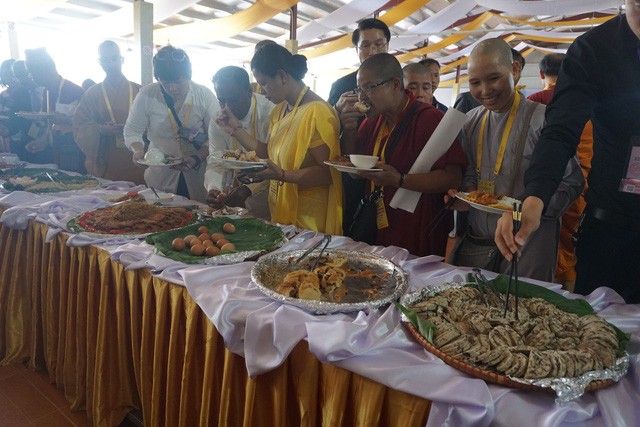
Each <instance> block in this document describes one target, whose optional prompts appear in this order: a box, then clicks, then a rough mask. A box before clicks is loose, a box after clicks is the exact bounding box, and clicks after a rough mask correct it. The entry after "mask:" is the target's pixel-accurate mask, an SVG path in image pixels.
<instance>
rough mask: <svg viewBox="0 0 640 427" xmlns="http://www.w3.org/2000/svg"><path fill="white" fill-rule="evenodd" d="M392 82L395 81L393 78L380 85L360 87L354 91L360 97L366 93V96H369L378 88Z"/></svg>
mask: <svg viewBox="0 0 640 427" xmlns="http://www.w3.org/2000/svg"><path fill="white" fill-rule="evenodd" d="M392 80H393V77H391V78H390V79H387V80H383V81H381V82H380V83H376V84H371V85H367V86H366V87H360V86H358V87H356V88H355V89H354V91H355V92H356V95H360V94H361V93H364V94H365V95H369V94H370V93H371V91H372V90H374V89H375V88H377V87H378V86H382V85H383V84H386V83H389V82H390V81H392Z"/></svg>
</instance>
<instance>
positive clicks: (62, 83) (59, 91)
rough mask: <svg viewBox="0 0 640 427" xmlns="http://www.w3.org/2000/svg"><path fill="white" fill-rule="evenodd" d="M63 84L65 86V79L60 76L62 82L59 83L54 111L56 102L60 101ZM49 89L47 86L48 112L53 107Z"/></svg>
mask: <svg viewBox="0 0 640 427" xmlns="http://www.w3.org/2000/svg"><path fill="white" fill-rule="evenodd" d="M62 86H64V79H63V78H62V77H60V84H58V95H57V97H56V99H54V100H53V102H54V104H53V105H54V108H53V111H55V110H56V109H55V104H56V103H59V102H60V95H62ZM49 102H50V101H49V89H48V88H47V96H46V103H47V108H46V112H47V113H48V112H49V111H51V108H50V107H49Z"/></svg>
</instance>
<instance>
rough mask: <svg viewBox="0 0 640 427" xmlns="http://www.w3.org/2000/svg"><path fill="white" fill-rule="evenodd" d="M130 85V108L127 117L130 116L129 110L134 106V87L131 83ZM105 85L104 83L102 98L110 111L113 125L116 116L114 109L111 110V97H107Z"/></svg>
mask: <svg viewBox="0 0 640 427" xmlns="http://www.w3.org/2000/svg"><path fill="white" fill-rule="evenodd" d="M127 83H129V108H127V115H129V110H130V109H131V104H133V87H132V86H131V82H127ZM104 86H105V84H104V82H102V96H103V97H104V102H105V104H107V110H108V111H109V117H110V118H111V123H118V122H116V116H115V115H114V114H113V109H112V108H111V101H109V95H107V90H106V89H105V88H104Z"/></svg>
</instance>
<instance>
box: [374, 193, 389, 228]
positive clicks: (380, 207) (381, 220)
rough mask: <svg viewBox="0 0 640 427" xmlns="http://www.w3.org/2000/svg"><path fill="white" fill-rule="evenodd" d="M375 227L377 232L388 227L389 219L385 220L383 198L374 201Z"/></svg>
mask: <svg viewBox="0 0 640 427" xmlns="http://www.w3.org/2000/svg"><path fill="white" fill-rule="evenodd" d="M376 226H377V227H378V230H382V229H383V228H387V227H388V226H389V219H388V218H387V209H386V208H385V206H384V198H383V197H380V198H378V200H376Z"/></svg>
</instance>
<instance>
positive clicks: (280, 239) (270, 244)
mask: <svg viewBox="0 0 640 427" xmlns="http://www.w3.org/2000/svg"><path fill="white" fill-rule="evenodd" d="M225 224H232V225H233V227H232V229H233V232H232V233H229V232H227V231H225V230H224V228H223V227H224V226H225ZM203 227H206V229H207V233H209V234H210V235H211V236H212V235H213V234H219V235H221V238H223V239H225V240H227V241H228V242H229V243H232V244H233V245H234V246H235V249H232V250H225V251H221V252H220V253H219V254H217V255H215V256H207V255H206V254H203V255H192V254H191V253H190V251H189V245H185V247H184V249H182V248H181V249H180V250H178V249H176V248H175V247H174V245H173V244H172V243H173V241H174V240H175V239H183V240H184V239H185V238H186V237H187V236H189V235H193V236H199V235H200V234H201V232H199V231H198V230H200V231H202V228H203ZM146 242H147V243H149V244H151V245H154V246H155V248H156V250H157V252H158V253H159V254H160V255H163V256H165V257H167V258H170V259H172V260H174V261H180V262H184V263H187V264H232V263H236V262H242V261H245V260H248V259H252V258H255V257H257V256H259V255H261V254H264V253H267V252H270V251H273V250H274V249H277V248H279V247H280V246H282V245H283V244H284V243H285V242H286V237H285V235H284V233H283V232H282V229H281V228H280V227H278V226H276V225H273V224H269V223H266V222H265V221H262V220H259V219H257V218H232V217H228V216H218V217H213V218H211V219H207V220H204V221H198V222H197V223H194V224H190V225H187V226H185V227H181V228H178V229H174V230H170V231H164V232H160V233H154V234H151V235H149V236H147V237H146ZM214 243H216V242H214Z"/></svg>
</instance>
